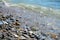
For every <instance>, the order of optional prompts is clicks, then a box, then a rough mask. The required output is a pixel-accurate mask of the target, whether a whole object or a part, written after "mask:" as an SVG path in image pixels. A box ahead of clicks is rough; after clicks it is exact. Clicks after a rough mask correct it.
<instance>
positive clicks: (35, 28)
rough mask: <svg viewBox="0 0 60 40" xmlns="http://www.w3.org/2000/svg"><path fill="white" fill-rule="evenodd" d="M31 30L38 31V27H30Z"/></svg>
mask: <svg viewBox="0 0 60 40" xmlns="http://www.w3.org/2000/svg"><path fill="white" fill-rule="evenodd" d="M30 28H31V30H32V31H38V30H39V28H38V27H30Z"/></svg>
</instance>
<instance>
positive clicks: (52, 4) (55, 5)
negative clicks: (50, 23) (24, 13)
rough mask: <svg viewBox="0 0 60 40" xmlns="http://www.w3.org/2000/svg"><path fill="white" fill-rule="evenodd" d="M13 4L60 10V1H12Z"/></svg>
mask: <svg viewBox="0 0 60 40" xmlns="http://www.w3.org/2000/svg"><path fill="white" fill-rule="evenodd" d="M10 2H11V3H27V4H33V5H42V6H46V7H51V8H55V9H60V0H55V1H54V0H10Z"/></svg>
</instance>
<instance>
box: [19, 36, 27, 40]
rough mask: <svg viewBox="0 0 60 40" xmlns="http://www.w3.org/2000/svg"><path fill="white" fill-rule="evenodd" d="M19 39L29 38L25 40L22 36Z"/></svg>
mask: <svg viewBox="0 0 60 40" xmlns="http://www.w3.org/2000/svg"><path fill="white" fill-rule="evenodd" d="M19 39H20V40H27V38H25V37H24V36H20V38H19Z"/></svg>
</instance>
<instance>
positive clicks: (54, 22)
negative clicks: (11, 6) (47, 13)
mask: <svg viewBox="0 0 60 40" xmlns="http://www.w3.org/2000/svg"><path fill="white" fill-rule="evenodd" d="M10 2H11V3H27V4H33V5H42V6H46V7H52V8H54V9H60V2H59V1H50V0H49V1H48V0H10ZM33 15H34V16H33ZM21 16H22V17H24V18H28V19H29V18H30V17H31V18H32V19H29V21H28V23H29V22H31V24H33V22H34V21H38V22H41V23H43V24H44V23H45V24H46V25H47V24H48V25H50V24H51V25H50V26H51V27H52V26H55V27H56V28H57V27H59V28H60V19H57V18H55V16H54V17H53V16H52V17H43V18H40V15H39V14H37V15H36V14H35V13H32V14H31V13H30V12H26V13H24V14H22V15H21ZM33 18H35V19H34V20H33Z"/></svg>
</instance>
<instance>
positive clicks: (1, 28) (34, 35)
mask: <svg viewBox="0 0 60 40" xmlns="http://www.w3.org/2000/svg"><path fill="white" fill-rule="evenodd" d="M55 23H56V22H55V19H54V17H52V18H51V17H48V16H46V15H45V14H43V13H40V12H35V11H31V10H28V9H23V8H21V7H7V6H5V5H4V3H3V5H2V4H0V40H60V31H59V30H60V27H56V26H55Z"/></svg>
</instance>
